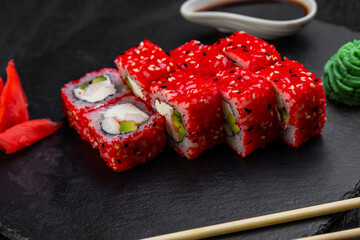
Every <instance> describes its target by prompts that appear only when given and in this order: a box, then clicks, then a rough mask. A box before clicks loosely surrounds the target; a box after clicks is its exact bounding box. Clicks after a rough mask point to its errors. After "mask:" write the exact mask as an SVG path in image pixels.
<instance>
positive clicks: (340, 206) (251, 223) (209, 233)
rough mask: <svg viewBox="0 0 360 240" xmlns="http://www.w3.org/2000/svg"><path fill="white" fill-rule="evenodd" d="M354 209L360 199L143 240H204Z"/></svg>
mask: <svg viewBox="0 0 360 240" xmlns="http://www.w3.org/2000/svg"><path fill="white" fill-rule="evenodd" d="M354 208H360V197H357V198H352V199H347V200H341V201H336V202H331V203H325V204H320V205H316V206H311V207H305V208H299V209H295V210H290V211H285V212H279V213H273V214H268V215H264V216H259V217H254V218H248V219H243V220H237V221H232V222H227V223H221V224H216V225H211V226H206V227H200V228H194V229H190V230H185V231H180V232H175V233H170V234H165V235H160V236H156V237H150V238H144V239H143V240H171V239H177V240H180V239H202V238H207V237H214V236H219V235H224V234H229V233H234V232H240V231H245V230H250V229H255V228H261V227H266V226H271V225H276V224H281V223H286V222H292V221H297V220H302V219H307V218H313V217H318V216H323V215H328V214H332V213H336V212H342V211H347V210H351V209H354Z"/></svg>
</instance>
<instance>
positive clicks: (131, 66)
mask: <svg viewBox="0 0 360 240" xmlns="http://www.w3.org/2000/svg"><path fill="white" fill-rule="evenodd" d="M115 64H116V66H117V67H118V69H119V72H120V75H121V77H122V79H123V81H124V83H125V84H127V85H128V86H129V87H130V88H131V90H132V92H133V94H134V95H135V96H136V97H139V98H141V99H142V100H143V101H145V102H147V101H148V100H149V96H148V95H149V87H150V85H151V83H152V82H153V81H157V80H159V79H160V78H162V77H166V76H168V75H169V74H170V73H172V72H173V71H175V70H176V66H175V64H174V63H173V62H172V61H171V59H170V57H169V56H168V55H167V54H166V53H165V52H164V51H163V50H162V49H161V48H160V47H158V46H156V45H155V44H153V43H152V42H150V41H149V40H144V41H143V42H141V43H140V44H139V45H137V46H135V47H133V48H131V49H129V50H127V51H126V52H125V53H124V54H122V55H119V56H118V57H117V58H116V59H115Z"/></svg>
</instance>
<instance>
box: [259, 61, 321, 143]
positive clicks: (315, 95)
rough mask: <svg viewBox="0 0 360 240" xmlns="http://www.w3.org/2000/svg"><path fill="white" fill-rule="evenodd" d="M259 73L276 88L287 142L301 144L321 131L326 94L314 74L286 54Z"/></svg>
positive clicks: (284, 136)
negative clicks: (281, 59)
mask: <svg viewBox="0 0 360 240" xmlns="http://www.w3.org/2000/svg"><path fill="white" fill-rule="evenodd" d="M259 74H260V75H261V76H262V77H263V78H265V79H267V80H268V81H269V82H270V83H271V84H272V86H273V88H274V89H275V91H276V95H277V106H278V109H279V114H280V115H279V118H280V122H281V124H280V127H281V137H282V139H283V140H284V141H285V142H286V143H287V144H289V145H291V146H294V147H299V146H300V145H301V144H302V143H303V142H306V141H307V140H308V139H309V138H310V137H312V136H314V135H317V134H320V133H321V131H322V129H323V127H324V124H325V122H326V113H325V109H326V96H325V93H324V90H323V83H322V82H321V80H320V79H319V78H316V76H315V74H312V73H311V72H309V70H307V69H306V68H305V67H304V66H303V65H302V64H300V63H299V62H297V61H292V60H289V59H287V58H285V60H284V61H282V62H278V63H276V64H275V65H274V66H271V67H268V68H266V69H263V70H261V71H260V72H259Z"/></svg>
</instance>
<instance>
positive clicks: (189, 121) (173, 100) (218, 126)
mask: <svg viewBox="0 0 360 240" xmlns="http://www.w3.org/2000/svg"><path fill="white" fill-rule="evenodd" d="M150 90H151V103H152V106H154V104H155V101H163V102H166V103H167V104H169V105H170V106H173V107H174V109H176V110H177V111H178V112H179V113H180V114H182V121H183V124H184V127H185V130H186V134H185V137H184V139H183V140H182V141H181V142H180V143H176V142H174V141H173V140H172V138H171V137H169V140H170V144H171V145H172V147H174V148H175V150H176V151H177V152H178V153H179V154H180V155H182V156H184V157H186V158H188V159H194V158H195V157H196V156H198V155H199V154H200V153H202V152H203V151H205V150H206V149H210V148H212V147H213V146H214V145H216V144H219V143H221V142H222V141H223V136H224V133H223V117H222V106H221V98H220V95H219V92H218V90H217V89H216V88H214V87H212V86H211V84H210V83H209V81H208V80H206V79H204V78H202V77H200V76H198V75H195V74H194V73H192V72H189V71H188V70H186V69H182V70H178V71H176V72H174V73H172V74H170V76H169V77H167V78H162V79H161V80H160V81H158V82H156V83H154V84H153V85H152V86H151V88H150Z"/></svg>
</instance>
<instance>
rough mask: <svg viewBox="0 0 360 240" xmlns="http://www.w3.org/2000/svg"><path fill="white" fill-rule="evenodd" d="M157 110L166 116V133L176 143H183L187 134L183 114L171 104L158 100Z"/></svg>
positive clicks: (156, 103) (156, 102)
mask: <svg viewBox="0 0 360 240" xmlns="http://www.w3.org/2000/svg"><path fill="white" fill-rule="evenodd" d="M155 109H156V111H158V112H159V113H160V114H161V115H163V116H165V120H166V131H167V133H168V134H169V135H170V136H171V137H172V138H173V139H174V141H176V142H181V141H182V140H183V138H184V136H185V134H186V131H185V127H184V124H183V122H182V118H181V114H180V113H179V112H178V111H176V110H175V109H174V108H173V107H171V106H170V105H169V104H167V103H165V102H162V101H159V100H156V101H155Z"/></svg>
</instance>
